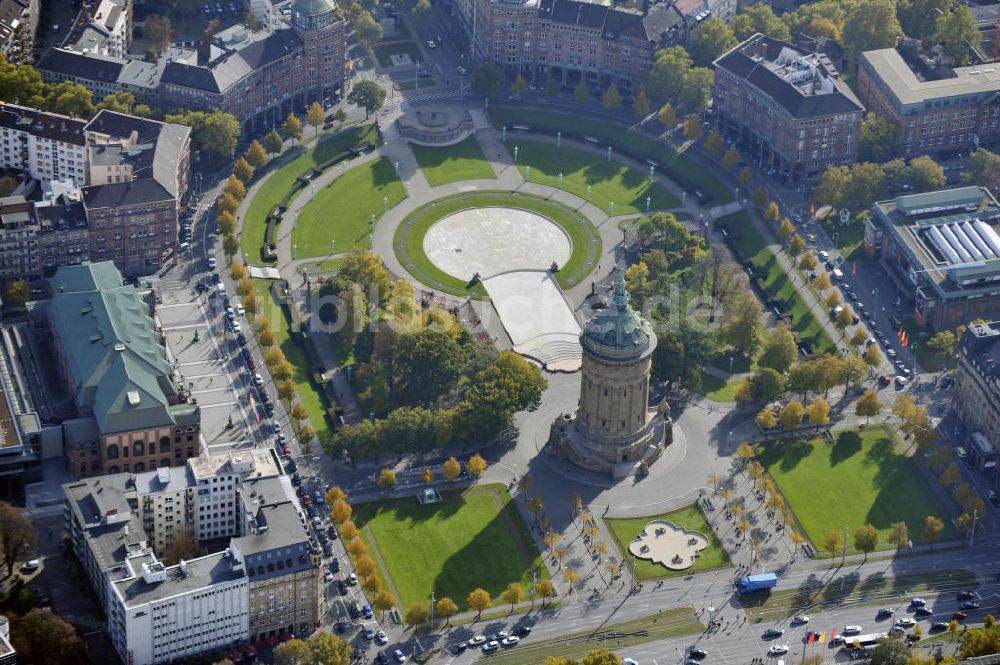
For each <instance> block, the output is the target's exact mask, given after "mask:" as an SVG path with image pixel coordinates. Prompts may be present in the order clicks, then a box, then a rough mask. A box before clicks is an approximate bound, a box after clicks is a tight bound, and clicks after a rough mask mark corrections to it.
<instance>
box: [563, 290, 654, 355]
mask: <svg viewBox="0 0 1000 665" xmlns="http://www.w3.org/2000/svg"><path fill="white" fill-rule="evenodd" d="M629 300H630V296H629V293H628V291H627V290H626V289H625V271H624V270H619V271H618V282H617V283H616V284H615V290H614V293H613V295H612V297H611V304H610V305H608V307H607V309H604V310H602V311H600V312H598V313H597V314H595V315H594V316H592V317H591V318H590V320H589V321H587V323H586V324H585V325H584V328H583V332H582V333H581V334H580V344H581V345H582V346H583V349H584V351H586V352H588V353H590V354H592V355H597V356H601V357H603V358H605V359H611V360H613V359H620V360H634V359H636V358H639V357H642V356H646V355H649V354H650V353H652V351H653V349H654V348H656V334H655V333H654V332H653V330H652V328H651V327H650V325H649V322H648V321H646V320H645V319H644V318H642V316H640V315H639V313H638V312H636V311H635V310H634V309H632V307H631V306H630V305H629Z"/></svg>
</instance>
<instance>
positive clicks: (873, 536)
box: [854, 524, 878, 561]
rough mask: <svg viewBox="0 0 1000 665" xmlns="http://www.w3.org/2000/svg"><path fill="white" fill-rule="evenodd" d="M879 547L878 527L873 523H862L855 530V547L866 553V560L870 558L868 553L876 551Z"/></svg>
mask: <svg viewBox="0 0 1000 665" xmlns="http://www.w3.org/2000/svg"><path fill="white" fill-rule="evenodd" d="M876 547H878V529H876V528H875V527H873V526H872V525H871V524H862V525H861V526H859V527H858V528H856V529H855V530H854V549H856V550H859V551H861V552H864V553H865V561H867V560H868V553H869V552H874V551H875V548H876Z"/></svg>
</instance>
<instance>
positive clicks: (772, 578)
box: [736, 573, 778, 593]
mask: <svg viewBox="0 0 1000 665" xmlns="http://www.w3.org/2000/svg"><path fill="white" fill-rule="evenodd" d="M776 586H778V576H777V575H775V574H774V573H761V574H760V575H747V576H746V577H742V578H740V579H738V580H736V590H737V591H739V592H740V593H750V592H752V591H761V590H762V589H773V588H774V587H776Z"/></svg>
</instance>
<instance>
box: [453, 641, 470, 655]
mask: <svg viewBox="0 0 1000 665" xmlns="http://www.w3.org/2000/svg"><path fill="white" fill-rule="evenodd" d="M468 648H469V644H468V643H467V642H459V643H458V644H453V645H451V654H452V655H453V656H457V655H458V654H460V653H463V652H464V651H465V650H466V649H468Z"/></svg>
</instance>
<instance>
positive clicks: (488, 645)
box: [479, 640, 500, 653]
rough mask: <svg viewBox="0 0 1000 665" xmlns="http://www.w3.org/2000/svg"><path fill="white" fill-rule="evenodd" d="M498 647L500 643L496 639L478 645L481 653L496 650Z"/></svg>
mask: <svg viewBox="0 0 1000 665" xmlns="http://www.w3.org/2000/svg"><path fill="white" fill-rule="evenodd" d="M499 648H500V643H499V642H497V641H496V640H490V641H489V642H487V643H486V644H484V645H483V646H481V647H479V649H480V651H482V652H483V653H490V652H491V651H496V650H497V649H499Z"/></svg>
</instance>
